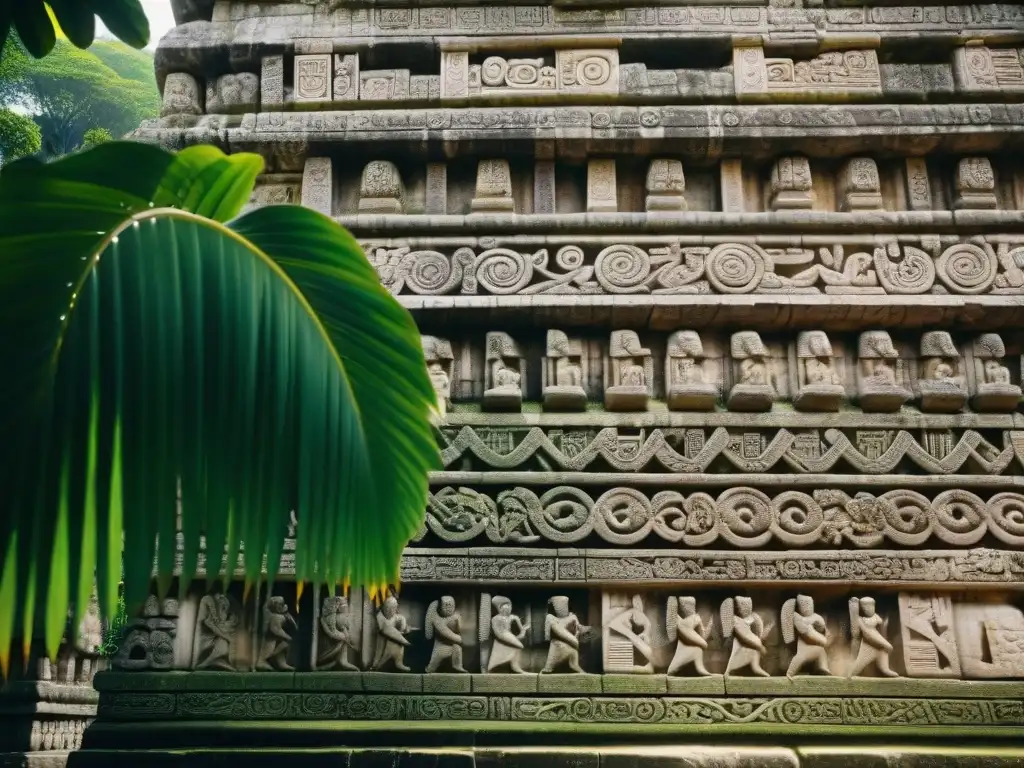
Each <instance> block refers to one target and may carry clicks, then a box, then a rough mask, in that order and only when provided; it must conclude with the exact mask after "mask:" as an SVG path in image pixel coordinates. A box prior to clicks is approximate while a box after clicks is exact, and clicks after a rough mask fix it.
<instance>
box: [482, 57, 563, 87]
mask: <svg viewBox="0 0 1024 768" xmlns="http://www.w3.org/2000/svg"><path fill="white" fill-rule="evenodd" d="M471 69H472V67H471ZM479 77H480V85H481V87H480V90H479V93H484V94H487V93H515V94H523V95H525V94H541V93H554V92H555V89H556V86H555V79H556V75H555V68H554V67H552V66H550V65H548V64H545V61H544V59H543V58H537V59H507V58H504V57H502V56H488V57H487V58H486V59H484V62H483V64H482V65H480V72H479Z"/></svg>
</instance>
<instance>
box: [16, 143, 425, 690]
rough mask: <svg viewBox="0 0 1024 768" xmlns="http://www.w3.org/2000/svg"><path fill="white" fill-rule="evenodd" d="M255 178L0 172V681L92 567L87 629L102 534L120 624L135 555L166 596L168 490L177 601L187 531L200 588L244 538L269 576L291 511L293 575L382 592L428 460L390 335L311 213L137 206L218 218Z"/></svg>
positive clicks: (413, 391)
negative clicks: (179, 553)
mask: <svg viewBox="0 0 1024 768" xmlns="http://www.w3.org/2000/svg"><path fill="white" fill-rule="evenodd" d="M259 168H260V164H259V162H258V159H257V158H254V157H253V156H244V155H243V156H233V157H231V158H227V157H225V156H224V155H223V154H221V153H220V152H219V151H218V150H214V149H212V148H209V147H204V148H196V149H195V150H186V151H185V152H182V153H180V154H179V155H177V156H176V157H175V156H172V155H169V154H168V153H166V152H163V151H162V150H159V149H156V148H154V147H143V146H142V145H133V144H128V143H122V142H112V143H109V144H104V145H101V146H100V147H97V148H96V149H95V150H90V151H89V152H85V153H81V154H79V155H76V156H72V157H71V158H68V159H67V160H62V161H59V162H57V163H54V164H51V165H49V166H41V165H39V164H38V163H33V162H26V163H14V164H12V165H11V166H9V167H8V168H7V169H5V170H4V172H3V173H2V174H0V328H2V329H3V332H2V334H0V359H3V360H4V361H5V367H6V368H7V369H8V370H10V371H12V372H13V373H12V375H10V376H5V377H4V378H2V379H0V430H2V432H0V434H2V435H3V438H2V439H3V456H2V463H0V487H2V488H4V489H5V493H4V495H3V496H2V497H0V558H2V559H0V662H2V664H3V667H4V671H5V672H6V666H7V664H8V662H9V656H8V653H9V647H10V643H11V639H12V637H14V636H21V637H22V639H23V641H24V642H25V644H26V647H27V644H28V642H29V641H30V640H31V637H32V635H33V633H34V632H35V631H36V627H37V625H38V624H40V623H41V624H42V625H43V629H44V632H45V640H46V644H47V646H48V648H49V649H50V650H51V652H54V651H55V650H56V646H57V645H58V644H59V642H60V640H61V635H62V633H63V631H64V623H65V621H66V615H67V606H68V603H69V602H70V603H72V604H76V605H78V606H79V608H81V606H82V605H83V604H84V601H85V599H86V598H87V597H88V594H89V590H91V588H92V583H93V582H92V574H93V572H94V571H95V573H96V580H97V582H98V588H99V594H100V602H101V610H102V611H103V613H104V615H110V614H111V612H112V611H113V608H114V606H115V604H116V599H117V587H118V582H119V581H120V576H121V554H122V530H123V545H124V553H123V565H124V583H125V600H126V603H127V604H128V606H129V610H131V609H132V607H133V606H139V605H141V603H142V601H143V600H144V599H145V597H146V595H147V594H148V590H149V588H150V586H149V585H150V576H151V574H152V569H153V562H154V557H155V558H156V563H157V573H158V581H159V584H160V586H161V587H163V588H165V587H166V585H167V583H168V582H169V580H170V575H171V573H172V570H173V567H174V557H175V546H174V541H175V534H176V529H175V519H176V516H177V512H178V502H177V499H178V496H179V493H180V499H181V501H180V513H181V521H182V525H181V534H182V536H183V539H184V558H183V561H182V581H183V584H187V583H188V581H189V580H190V579H191V577H192V576H193V575H194V573H195V569H196V560H197V556H198V551H199V547H200V536H201V535H202V534H205V535H206V537H207V547H208V551H209V557H208V568H209V569H210V570H211V571H213V570H216V568H217V562H218V558H217V555H218V553H220V552H222V551H224V548H225V545H226V546H227V548H228V551H229V552H235V551H237V550H238V547H239V546H240V544H241V542H242V541H244V543H245V552H246V558H245V561H246V576H247V580H248V581H250V582H251V581H255V580H257V579H259V578H260V565H261V560H262V559H263V555H266V557H267V561H268V570H269V571H270V577H271V578H273V576H274V573H275V572H276V570H277V566H278V563H279V560H280V553H281V546H282V543H283V539H284V535H285V531H286V529H287V524H288V522H289V515H290V511H291V510H295V511H296V514H297V516H298V518H299V520H300V524H299V528H298V530H299V539H298V542H297V561H298V565H297V570H298V577H299V578H302V579H307V580H312V581H315V582H325V581H337V582H351V583H355V584H362V585H367V586H369V587H370V588H371V590H374V591H376V590H379V589H381V588H382V587H383V586H384V585H388V584H393V583H396V582H397V572H398V560H399V557H400V554H401V550H402V547H403V546H404V545H405V543H406V542H407V541H408V539H409V538H410V537H411V536H412V535H413V534H414V533H415V531H416V530H417V529H418V527H419V526H420V524H421V521H422V515H423V510H424V507H425V501H426V495H427V472H428V471H429V470H430V469H433V468H435V467H436V466H437V463H438V454H437V448H436V443H435V442H434V440H433V437H432V430H431V426H430V420H429V413H430V408H431V406H432V402H433V392H432V389H431V386H430V383H429V379H428V377H427V374H426V368H425V365H424V361H423V355H422V351H421V347H420V342H419V336H418V334H417V331H416V328H415V325H414V324H413V321H412V319H411V318H410V316H409V315H408V313H407V312H405V310H403V309H402V308H401V307H400V306H399V305H398V303H397V302H396V301H395V300H394V299H393V298H392V297H391V296H390V294H388V292H387V291H385V290H384V289H383V288H382V287H381V286H380V283H379V281H378V280H377V277H376V274H375V272H374V270H373V268H372V267H371V266H370V264H369V263H368V262H367V260H366V258H365V256H363V254H362V252H361V251H360V250H359V248H358V245H357V244H356V243H355V241H354V240H353V239H352V237H351V236H350V235H348V234H347V233H346V232H345V231H344V230H343V229H341V228H340V227H339V226H337V225H336V224H335V223H333V222H332V221H331V220H330V219H328V218H326V217H324V216H321V215H319V214H316V213H314V212H312V211H309V210H306V209H303V208H300V207H295V206H279V207H273V208H265V209H260V210H257V211H254V212H252V213H250V214H248V215H246V216H244V217H242V218H241V219H238V220H237V221H234V222H232V223H230V224H228V225H227V226H225V225H223V224H221V223H219V222H217V221H213V220H210V219H207V218H204V217H203V216H199V215H196V214H195V213H191V212H189V211H187V210H182V209H180V208H171V207H151V204H152V203H153V201H159V204H160V205H161V206H170V205H177V206H180V207H181V208H186V207H187V208H189V209H191V210H198V211H203V212H207V213H210V214H214V215H216V216H217V218H220V219H226V218H228V217H229V216H231V215H233V214H234V213H236V212H237V211H238V209H239V208H240V206H241V205H242V203H243V202H244V201H245V200H246V199H247V198H248V196H249V193H250V192H251V188H252V183H253V180H254V179H255V175H256V173H257V172H258V171H259ZM112 169H113V170H112ZM214 169H215V170H214ZM228 562H229V563H231V562H232V560H231V558H230V557H229V559H228ZM213 575H216V574H213ZM37 602H38V604H39V605H41V606H44V607H45V610H44V612H43V613H42V614H41V615H40V616H38V617H37V613H36V604H37ZM15 617H19V618H18V619H16V618H15Z"/></svg>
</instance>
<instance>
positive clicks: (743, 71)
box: [733, 47, 882, 101]
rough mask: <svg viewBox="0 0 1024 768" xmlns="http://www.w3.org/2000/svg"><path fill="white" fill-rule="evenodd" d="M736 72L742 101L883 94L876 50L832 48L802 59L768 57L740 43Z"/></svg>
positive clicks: (736, 56)
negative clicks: (836, 49) (837, 49)
mask: <svg viewBox="0 0 1024 768" xmlns="http://www.w3.org/2000/svg"><path fill="white" fill-rule="evenodd" d="M733 76H734V78H735V88H736V96H737V98H738V99H739V100H740V101H759V100H768V99H773V98H784V99H813V98H815V97H819V98H820V97H822V96H824V97H825V98H828V97H832V98H843V97H845V98H851V97H858V96H860V97H862V98H863V97H867V98H870V97H872V96H874V97H878V96H881V95H882V76H881V72H880V71H879V68H878V55H877V54H876V53H875V51H873V50H848V51H829V52H827V53H821V54H818V55H817V56H815V57H814V58H811V59H803V60H800V59H781V58H777V59H773V58H766V57H765V55H764V49H763V48H760V47H737V48H734V49H733Z"/></svg>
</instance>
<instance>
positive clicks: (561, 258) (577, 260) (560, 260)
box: [555, 245, 584, 272]
mask: <svg viewBox="0 0 1024 768" xmlns="http://www.w3.org/2000/svg"><path fill="white" fill-rule="evenodd" d="M583 259H584V257H583V249H582V248H580V247H579V246H576V245H567V246H565V247H563V248H559V249H558V253H556V254H555V263H556V264H557V265H558V266H559V267H561V268H562V269H564V270H565V271H566V272H568V271H570V270H573V269H579V268H580V267H582V266H583Z"/></svg>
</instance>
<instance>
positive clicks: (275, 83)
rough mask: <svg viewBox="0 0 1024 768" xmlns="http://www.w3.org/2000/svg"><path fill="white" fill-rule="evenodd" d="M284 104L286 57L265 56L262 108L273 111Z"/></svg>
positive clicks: (262, 71)
mask: <svg viewBox="0 0 1024 768" xmlns="http://www.w3.org/2000/svg"><path fill="white" fill-rule="evenodd" d="M282 104H284V56H264V57H263V62H262V65H261V69H260V106H261V107H262V108H263V109H272V108H274V107H279V106H281V105H282Z"/></svg>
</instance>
